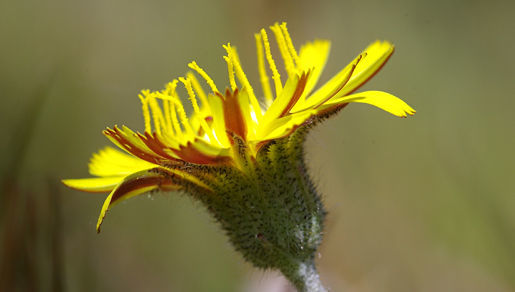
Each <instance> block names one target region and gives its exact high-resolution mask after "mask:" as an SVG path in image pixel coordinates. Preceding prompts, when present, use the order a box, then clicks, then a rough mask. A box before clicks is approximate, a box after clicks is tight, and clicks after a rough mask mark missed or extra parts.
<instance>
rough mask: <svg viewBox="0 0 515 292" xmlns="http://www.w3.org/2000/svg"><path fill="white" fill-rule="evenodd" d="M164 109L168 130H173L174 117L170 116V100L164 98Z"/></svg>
mask: <svg viewBox="0 0 515 292" xmlns="http://www.w3.org/2000/svg"><path fill="white" fill-rule="evenodd" d="M163 111H164V112H165V121H166V131H167V132H170V131H171V130H172V118H171V117H170V101H169V100H166V99H163Z"/></svg>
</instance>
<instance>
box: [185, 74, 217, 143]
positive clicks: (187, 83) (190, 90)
mask: <svg viewBox="0 0 515 292" xmlns="http://www.w3.org/2000/svg"><path fill="white" fill-rule="evenodd" d="M179 80H180V81H181V82H182V83H183V84H184V87H186V91H187V92H188V95H189V97H190V100H191V105H192V106H193V111H195V113H196V114H197V115H198V118H199V120H200V126H201V127H202V129H203V130H204V132H206V133H208V135H209V134H210V133H211V129H210V128H209V126H208V125H207V123H206V120H205V119H204V117H203V116H202V115H201V114H200V108H199V106H198V103H197V99H196V98H195V93H194V92H193V88H192V86H191V80H190V79H184V78H183V77H180V78H179ZM210 138H213V136H210Z"/></svg>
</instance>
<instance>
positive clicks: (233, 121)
mask: <svg viewBox="0 0 515 292" xmlns="http://www.w3.org/2000/svg"><path fill="white" fill-rule="evenodd" d="M223 108H224V119H225V128H226V129H227V130H229V131H231V132H233V133H235V134H236V135H238V136H240V137H241V138H243V139H244V140H245V139H246V137H247V125H246V124H245V119H244V118H243V113H242V111H241V108H240V103H239V102H238V89H236V90H234V92H233V93H231V91H230V90H229V89H227V90H226V91H225V99H223Z"/></svg>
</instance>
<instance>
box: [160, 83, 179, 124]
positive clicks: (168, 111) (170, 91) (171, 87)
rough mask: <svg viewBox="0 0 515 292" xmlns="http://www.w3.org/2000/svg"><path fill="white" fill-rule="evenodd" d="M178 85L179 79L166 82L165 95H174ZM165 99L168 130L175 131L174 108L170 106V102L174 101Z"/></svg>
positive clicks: (164, 106)
mask: <svg viewBox="0 0 515 292" xmlns="http://www.w3.org/2000/svg"><path fill="white" fill-rule="evenodd" d="M176 87H177V80H173V81H172V82H169V83H168V84H166V87H165V89H164V90H163V91H162V93H163V94H165V95H170V96H171V95H172V94H173V93H174V92H175V88H176ZM162 100H163V110H164V112H165V120H166V127H167V131H168V132H170V133H173V128H172V117H171V115H172V110H171V108H170V104H171V103H172V101H171V100H168V99H162Z"/></svg>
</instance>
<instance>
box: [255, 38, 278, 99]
mask: <svg viewBox="0 0 515 292" xmlns="http://www.w3.org/2000/svg"><path fill="white" fill-rule="evenodd" d="M254 37H255V38H256V52H257V59H258V69H259V77H260V79H261V86H262V87H263V95H264V96H265V101H266V103H267V105H270V104H272V101H273V97H272V90H271V89H270V83H269V82H268V75H267V74H266V68H265V55H264V54H263V41H262V39H261V35H260V34H258V33H256V34H255V35H254Z"/></svg>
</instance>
